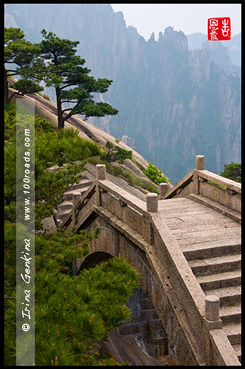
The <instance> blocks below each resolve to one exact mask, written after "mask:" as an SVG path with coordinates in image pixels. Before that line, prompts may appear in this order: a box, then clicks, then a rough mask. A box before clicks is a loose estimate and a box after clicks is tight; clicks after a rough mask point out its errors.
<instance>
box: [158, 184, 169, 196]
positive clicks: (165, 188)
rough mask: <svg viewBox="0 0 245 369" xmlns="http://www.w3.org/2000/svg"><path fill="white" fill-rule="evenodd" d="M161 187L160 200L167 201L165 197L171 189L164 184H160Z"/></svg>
mask: <svg viewBox="0 0 245 369" xmlns="http://www.w3.org/2000/svg"><path fill="white" fill-rule="evenodd" d="M159 186H160V198H161V199H165V196H166V194H167V192H168V189H169V187H168V184H167V183H164V182H163V183H160V185H159Z"/></svg>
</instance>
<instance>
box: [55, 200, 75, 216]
mask: <svg viewBox="0 0 245 369" xmlns="http://www.w3.org/2000/svg"><path fill="white" fill-rule="evenodd" d="M72 206H73V202H72V201H67V200H66V201H63V202H62V203H61V204H59V205H58V213H59V214H60V213H63V212H64V211H66V210H71V208H72Z"/></svg>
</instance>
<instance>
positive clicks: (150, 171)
mask: <svg viewBox="0 0 245 369" xmlns="http://www.w3.org/2000/svg"><path fill="white" fill-rule="evenodd" d="M143 173H144V174H145V175H146V176H147V177H148V178H149V179H150V180H151V181H152V182H154V183H156V184H159V183H162V182H169V179H167V178H166V177H165V176H162V173H163V172H162V170H159V169H158V168H157V167H156V166H155V165H153V164H152V163H149V164H148V168H147V169H145V170H143Z"/></svg>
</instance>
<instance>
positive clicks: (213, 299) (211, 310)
mask: <svg viewBox="0 0 245 369" xmlns="http://www.w3.org/2000/svg"><path fill="white" fill-rule="evenodd" d="M219 308H220V301H219V297H217V296H215V295H208V296H206V297H205V317H204V318H203V356H204V359H205V363H206V365H208V366H212V365H213V363H212V357H213V355H212V352H211V350H212V346H211V339H210V330H212V329H221V328H222V325H223V324H222V320H221V319H220V317H219Z"/></svg>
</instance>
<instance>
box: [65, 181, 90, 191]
mask: <svg viewBox="0 0 245 369" xmlns="http://www.w3.org/2000/svg"><path fill="white" fill-rule="evenodd" d="M92 183H93V182H92V181H90V180H89V179H81V180H80V182H79V183H74V184H73V185H71V186H70V187H69V191H73V190H76V191H77V190H80V189H82V188H84V187H89V186H90V185H91V184H92Z"/></svg>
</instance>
